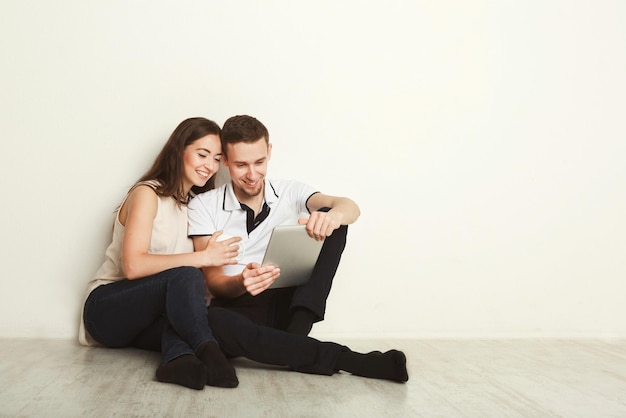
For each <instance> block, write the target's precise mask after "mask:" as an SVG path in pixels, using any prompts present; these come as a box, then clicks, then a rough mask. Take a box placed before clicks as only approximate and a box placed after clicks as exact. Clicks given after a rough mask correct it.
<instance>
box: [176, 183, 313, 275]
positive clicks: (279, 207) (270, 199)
mask: <svg viewBox="0 0 626 418" xmlns="http://www.w3.org/2000/svg"><path fill="white" fill-rule="evenodd" d="M315 193H317V191H316V190H315V189H314V188H313V187H311V186H309V185H307V184H304V183H300V182H298V181H295V180H268V179H265V203H267V205H268V206H269V208H270V212H269V215H268V216H267V218H266V219H265V220H264V221H263V222H261V223H260V224H259V225H258V226H257V227H256V228H255V229H254V230H252V232H250V234H248V230H247V212H246V210H245V209H242V207H241V203H239V201H238V200H237V197H236V196H235V192H234V190H233V185H232V183H231V182H228V183H226V184H224V185H223V186H221V187H219V188H217V189H214V190H209V191H208V192H205V193H201V194H199V195H198V196H196V197H194V198H193V199H191V201H190V202H189V211H188V219H189V229H188V234H189V236H190V237H193V236H207V235H213V233H214V232H215V231H220V230H222V231H224V235H230V236H238V237H241V239H242V240H243V247H244V249H245V254H244V257H243V258H242V259H240V260H239V263H238V264H231V265H226V266H224V272H225V273H226V274H227V275H235V274H239V273H240V272H241V271H242V270H243V268H244V267H245V266H246V265H247V264H248V263H251V262H255V263H261V262H262V261H263V255H264V254H265V249H266V248H267V244H268V243H269V240H270V235H271V233H272V230H273V229H274V227H276V226H278V225H296V224H297V223H298V218H300V217H302V216H303V215H305V216H306V214H308V213H309V211H308V209H307V207H306V202H307V201H308V200H309V197H311V195H313V194H315Z"/></svg>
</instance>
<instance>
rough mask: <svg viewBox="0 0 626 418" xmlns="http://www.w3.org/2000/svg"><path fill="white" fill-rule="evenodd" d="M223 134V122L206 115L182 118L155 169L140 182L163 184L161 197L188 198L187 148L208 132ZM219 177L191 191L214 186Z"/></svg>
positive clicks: (160, 185)
mask: <svg viewBox="0 0 626 418" xmlns="http://www.w3.org/2000/svg"><path fill="white" fill-rule="evenodd" d="M220 134H221V129H220V127H219V125H218V124H217V123H215V122H213V121H212V120H209V119H206V118H199V117H198V118H189V119H185V120H184V121H182V122H181V123H180V124H179V125H178V126H177V127H176V129H174V132H172V135H171V136H170V138H169V139H168V140H167V142H166V143H165V145H164V146H163V149H162V150H161V152H160V153H159V155H158V156H157V158H156V160H155V161H154V164H152V168H150V170H148V171H147V172H146V173H145V174H144V175H143V176H142V177H141V178H140V179H139V181H146V180H157V181H158V182H159V186H158V187H157V188H156V190H155V191H156V193H157V194H158V195H159V196H173V197H174V198H176V200H177V201H178V202H185V201H187V199H188V197H189V196H186V195H185V193H184V191H183V181H182V178H183V152H184V151H185V147H186V146H187V145H189V144H191V143H193V142H194V141H195V140H197V139H200V138H202V137H204V136H207V135H217V136H218V137H219V136H220ZM214 186H215V176H213V177H211V178H210V179H209V181H207V183H206V184H205V185H204V186H202V187H197V186H193V187H192V188H191V192H192V193H194V194H198V193H202V192H205V191H207V190H211V189H213V188H214Z"/></svg>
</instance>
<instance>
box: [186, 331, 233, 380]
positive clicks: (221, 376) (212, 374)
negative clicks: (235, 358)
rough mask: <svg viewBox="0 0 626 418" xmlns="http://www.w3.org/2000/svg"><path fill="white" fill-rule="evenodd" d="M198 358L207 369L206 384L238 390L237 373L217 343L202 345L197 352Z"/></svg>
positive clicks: (209, 342)
mask: <svg viewBox="0 0 626 418" xmlns="http://www.w3.org/2000/svg"><path fill="white" fill-rule="evenodd" d="M196 356H198V358H199V359H200V360H201V361H202V363H204V365H205V366H206V369H207V378H206V380H205V381H206V384H207V385H209V386H217V387H221V388H236V387H237V386H239V380H238V379H237V373H236V372H235V368H234V367H233V365H232V364H230V361H228V359H227V358H226V356H225V355H224V353H223V352H222V350H220V347H219V345H217V343H216V342H215V341H207V342H205V343H202V344H201V345H200V347H198V350H197V351H196Z"/></svg>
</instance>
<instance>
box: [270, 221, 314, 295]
mask: <svg viewBox="0 0 626 418" xmlns="http://www.w3.org/2000/svg"><path fill="white" fill-rule="evenodd" d="M323 244H324V241H316V240H314V239H313V238H311V237H310V236H309V235H308V234H307V233H306V229H305V225H281V226H277V227H276V228H274V230H273V231H272V235H271V236H270V242H269V244H268V246H267V249H266V250H265V256H264V257H263V264H272V265H274V266H277V267H279V268H280V276H279V277H278V278H277V279H276V281H274V283H272V284H271V286H270V287H269V289H278V288H281V287H292V286H300V285H301V284H304V283H306V282H308V281H309V279H310V278H311V273H312V272H313V268H314V267H315V263H316V262H317V257H318V256H319V254H320V251H321V249H322V245H323Z"/></svg>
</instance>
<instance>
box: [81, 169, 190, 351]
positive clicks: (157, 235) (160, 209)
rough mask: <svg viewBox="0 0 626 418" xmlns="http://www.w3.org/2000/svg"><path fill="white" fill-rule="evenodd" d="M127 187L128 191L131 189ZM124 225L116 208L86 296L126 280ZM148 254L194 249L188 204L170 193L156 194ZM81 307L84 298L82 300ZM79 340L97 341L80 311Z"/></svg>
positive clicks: (82, 341)
mask: <svg viewBox="0 0 626 418" xmlns="http://www.w3.org/2000/svg"><path fill="white" fill-rule="evenodd" d="M157 184H158V183H157V182H156V181H145V182H140V183H137V184H135V185H134V186H133V187H132V188H131V190H130V191H132V190H133V189H134V188H135V187H137V186H139V185H146V186H150V187H152V188H153V189H154V188H156V186H157ZM130 191H129V193H130ZM127 198H128V195H126V197H125V198H124V200H123V201H122V204H121V205H120V208H121V207H122V205H124V202H126V199H127ZM125 229H126V228H125V227H124V225H122V223H121V222H120V220H119V209H118V211H117V213H116V214H115V221H114V224H113V239H112V241H111V244H110V245H109V246H108V248H107V250H106V252H105V254H104V262H103V263H102V266H100V268H99V269H98V271H97V272H96V274H95V276H94V278H93V279H92V280H91V281H90V282H89V284H88V286H87V292H86V293H85V298H84V299H85V300H87V297H88V296H89V294H90V293H91V292H92V291H93V290H94V289H95V288H97V287H98V286H102V285H106V284H109V283H113V282H115V281H118V280H126V277H124V271H123V270H122V243H123V241H124V232H125ZM148 252H149V253H151V254H181V253H189V252H193V242H192V240H191V239H190V238H189V237H188V236H187V207H186V206H180V205H178V204H176V200H175V199H173V198H172V197H162V196H158V206H157V213H156V216H155V218H154V222H153V223H152V238H151V239H150V248H149V250H148ZM83 307H84V302H83ZM78 341H79V342H80V343H81V344H82V345H98V343H97V342H96V341H95V340H94V339H93V338H91V336H90V335H89V333H87V331H86V330H85V326H84V323H83V315H82V313H81V320H80V328H79V331H78Z"/></svg>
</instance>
